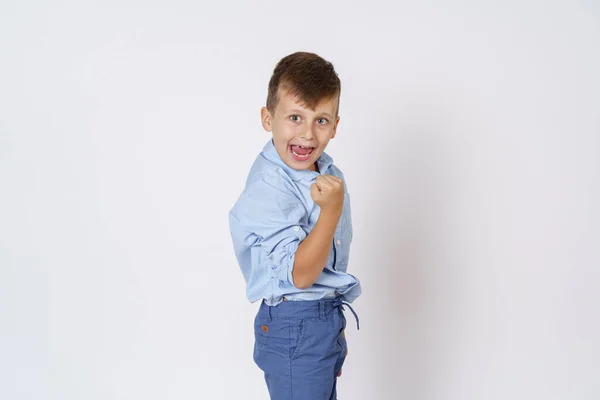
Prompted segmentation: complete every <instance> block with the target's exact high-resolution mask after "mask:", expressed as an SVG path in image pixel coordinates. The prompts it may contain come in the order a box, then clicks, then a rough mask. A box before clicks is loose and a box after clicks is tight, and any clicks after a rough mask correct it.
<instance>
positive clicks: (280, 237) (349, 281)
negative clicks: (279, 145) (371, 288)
mask: <svg viewBox="0 0 600 400" xmlns="http://www.w3.org/2000/svg"><path fill="white" fill-rule="evenodd" d="M317 165H318V167H319V171H320V172H315V171H310V170H302V171H298V170H295V169H293V168H290V167H288V166H287V165H286V164H285V163H284V162H283V161H282V160H281V158H280V157H279V154H278V153H277V150H276V149H275V146H274V144H273V141H272V140H269V141H268V142H267V144H266V145H265V147H264V149H263V151H262V152H261V153H260V154H259V155H258V157H257V158H256V160H255V161H254V164H253V165H252V168H251V169H250V174H249V175H248V178H247V180H246V187H245V188H244V191H243V192H242V194H241V196H240V197H239V199H238V200H237V202H236V203H235V205H234V206H233V208H232V209H231V211H230V212H229V227H230V231H231V237H232V240H233V248H234V251H235V255H236V257H237V260H238V263H239V265H240V268H241V270H242V274H243V275H244V279H245V280H246V295H247V297H248V300H250V301H251V302H255V301H257V300H260V299H265V301H266V303H267V304H268V305H270V306H275V305H277V304H279V303H280V302H281V301H282V298H283V296H285V297H286V298H287V299H289V300H318V299H324V298H333V297H337V296H338V295H340V296H342V298H343V300H344V301H347V302H349V303H351V302H353V301H354V299H356V298H357V297H358V296H359V295H360V293H361V289H360V282H359V281H358V279H356V277H354V276H353V275H351V274H349V273H347V272H346V270H347V268H348V259H349V254H350V244H351V243H352V217H351V208H350V196H349V195H348V191H347V186H346V185H345V184H344V192H345V193H344V208H343V211H342V215H341V217H340V220H339V222H338V225H337V228H336V230H335V234H334V238H333V242H332V243H331V250H330V251H329V257H328V259H327V264H326V265H325V268H324V269H323V271H322V272H321V274H320V275H319V277H318V278H317V280H316V282H315V283H314V285H312V287H310V288H307V289H299V288H297V287H295V286H294V280H293V277H292V270H293V268H294V257H295V255H296V250H297V249H298V246H299V244H300V242H302V240H304V238H306V236H307V235H308V234H309V233H310V232H311V230H312V229H313V227H314V226H315V224H316V222H317V219H318V218H319V213H320V211H321V208H320V207H319V206H318V205H317V204H316V203H315V202H314V201H313V200H312V198H311V197H310V185H311V184H313V183H315V181H316V179H317V176H319V174H320V173H321V174H327V175H334V176H338V177H340V178H342V180H343V179H344V175H343V174H342V171H340V170H339V169H338V168H337V167H336V166H335V165H333V159H332V158H331V157H330V156H329V155H328V154H326V153H325V152H323V154H322V155H321V156H320V157H319V159H318V160H317ZM344 183H345V181H344Z"/></svg>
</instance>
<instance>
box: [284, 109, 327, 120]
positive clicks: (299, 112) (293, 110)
mask: <svg viewBox="0 0 600 400" xmlns="http://www.w3.org/2000/svg"><path fill="white" fill-rule="evenodd" d="M291 112H295V113H298V114H302V113H303V111H302V110H298V109H296V108H292V109H291V110H287V113H291ZM317 114H318V115H324V116H326V117H329V118H330V119H333V116H332V115H331V114H329V113H328V112H321V113H317Z"/></svg>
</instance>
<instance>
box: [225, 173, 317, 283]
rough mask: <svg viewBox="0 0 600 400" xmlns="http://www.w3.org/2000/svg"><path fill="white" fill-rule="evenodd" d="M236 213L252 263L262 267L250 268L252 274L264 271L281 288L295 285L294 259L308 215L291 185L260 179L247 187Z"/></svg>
mask: <svg viewBox="0 0 600 400" xmlns="http://www.w3.org/2000/svg"><path fill="white" fill-rule="evenodd" d="M234 210H235V214H236V220H237V222H238V224H239V225H240V227H241V228H242V229H243V230H244V231H245V233H246V234H245V235H243V236H244V237H245V238H246V240H244V242H245V243H246V246H247V247H248V249H247V250H249V252H250V254H251V255H252V256H251V257H249V260H250V262H251V263H252V264H256V263H259V264H263V265H250V266H249V267H250V269H251V271H252V272H254V271H265V273H268V274H270V277H269V278H270V279H276V280H278V281H279V284H281V282H285V283H289V284H290V285H294V280H293V277H292V271H293V269H294V259H295V255H296V251H297V250H298V246H299V245H300V243H301V242H302V240H304V239H305V238H306V231H305V229H304V227H305V226H307V220H306V219H307V212H306V208H305V206H304V204H303V203H302V201H301V200H300V199H299V198H298V197H296V194H295V193H294V191H293V190H292V188H291V187H290V183H288V182H285V181H284V180H283V179H282V178H281V177H277V176H270V175H262V176H260V177H257V178H255V179H254V180H252V181H251V182H249V183H248V185H247V186H246V189H245V190H244V192H243V193H242V196H241V197H240V200H239V201H238V203H237V204H236V207H235V209H234ZM249 237H252V239H251V240H248V238H249ZM261 267H262V268H261ZM250 275H251V276H252V273H250Z"/></svg>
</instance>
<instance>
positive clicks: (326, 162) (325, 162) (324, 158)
mask: <svg viewBox="0 0 600 400" xmlns="http://www.w3.org/2000/svg"><path fill="white" fill-rule="evenodd" d="M262 153H263V155H264V157H265V158H266V159H267V160H269V161H271V162H272V163H274V164H277V165H279V166H280V167H282V168H283V169H284V170H285V172H286V173H287V174H288V175H289V176H290V178H292V179H293V180H295V181H299V180H301V179H309V180H310V179H316V178H317V176H318V175H319V173H320V174H325V173H327V170H328V169H329V168H330V167H331V166H332V165H333V158H331V156H330V155H329V154H327V153H325V152H323V153H322V154H321V156H320V157H319V158H318V159H317V166H318V167H319V172H316V171H311V170H309V169H304V170H300V171H299V170H296V169H293V168H290V167H289V166H288V165H287V164H286V163H284V162H283V160H282V159H281V157H279V153H277V149H276V148H275V144H274V143H273V139H272V138H271V139H270V140H269V141H268V142H267V144H265V147H264V148H263V151H262Z"/></svg>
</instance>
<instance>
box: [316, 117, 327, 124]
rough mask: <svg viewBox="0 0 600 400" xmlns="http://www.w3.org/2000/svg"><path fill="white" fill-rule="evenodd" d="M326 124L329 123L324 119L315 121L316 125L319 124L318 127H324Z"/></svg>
mask: <svg viewBox="0 0 600 400" xmlns="http://www.w3.org/2000/svg"><path fill="white" fill-rule="evenodd" d="M328 122H329V121H327V119H325V118H319V119H318V120H317V124H319V125H325V124H327V123H328Z"/></svg>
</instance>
